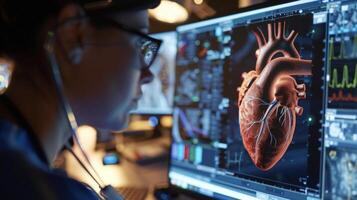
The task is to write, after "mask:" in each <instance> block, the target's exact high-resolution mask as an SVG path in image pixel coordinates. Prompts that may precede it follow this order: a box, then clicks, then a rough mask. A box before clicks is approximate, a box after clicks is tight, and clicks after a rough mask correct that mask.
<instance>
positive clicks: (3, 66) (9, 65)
mask: <svg viewBox="0 0 357 200" xmlns="http://www.w3.org/2000/svg"><path fill="white" fill-rule="evenodd" d="M13 69H14V63H13V62H11V61H10V60H6V59H4V58H0V95H1V94H3V93H5V91H6V89H7V88H8V87H9V84H10V81H11V76H12V72H13Z"/></svg>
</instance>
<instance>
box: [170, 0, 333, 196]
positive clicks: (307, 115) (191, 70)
mask: <svg viewBox="0 0 357 200" xmlns="http://www.w3.org/2000/svg"><path fill="white" fill-rule="evenodd" d="M327 6H328V5H327V3H322V2H321V1H317V0H302V1H295V2H291V3H286V4H281V5H277V6H272V7H266V8H261V9H257V10H252V11H247V12H243V13H239V14H236V15H232V16H227V17H222V18H217V19H213V20H208V21H203V22H199V23H195V24H189V25H184V26H181V27H179V28H178V52H177V63H176V81H175V97H174V110H173V129H172V134H173V144H172V150H171V165H170V170H169V177H170V183H171V184H172V185H174V186H176V187H179V188H183V189H185V190H189V191H193V192H196V193H200V194H202V195H205V196H210V197H214V198H217V199H321V198H323V195H324V189H323V185H324V183H323V175H324V167H325V166H324V159H323V158H324V156H325V155H324V135H323V134H324V132H323V130H324V129H323V123H322V122H323V121H324V111H325V102H326V99H327V97H325V88H326V84H325V83H326V81H325V80H326V74H325V73H326V70H325V68H326V66H327V65H328V61H327V56H328V55H327V54H326V53H325V52H326V50H327V48H328V45H326V44H327V43H326V41H327V39H326V35H327V34H328V33H327V31H328V29H327V27H328V14H327Z"/></svg>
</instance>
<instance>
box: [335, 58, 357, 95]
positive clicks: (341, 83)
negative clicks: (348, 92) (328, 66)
mask: <svg viewBox="0 0 357 200" xmlns="http://www.w3.org/2000/svg"><path fill="white" fill-rule="evenodd" d="M350 73H351V72H350V70H349V68H348V65H344V66H343V71H342V79H341V80H339V73H338V70H337V68H334V69H333V70H332V73H331V75H330V77H331V81H330V83H329V87H330V88H332V89H354V88H357V64H356V66H355V69H354V76H353V78H352V80H350Z"/></svg>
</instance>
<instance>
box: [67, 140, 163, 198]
mask: <svg viewBox="0 0 357 200" xmlns="http://www.w3.org/2000/svg"><path fill="white" fill-rule="evenodd" d="M153 145H154V144H153ZM74 151H76V153H77V155H80V154H79V153H78V149H76V148H74ZM87 153H88V156H89V159H90V160H91V161H92V164H93V166H94V167H95V169H96V170H97V172H98V173H99V174H100V176H101V178H102V179H103V181H104V183H105V184H111V185H112V186H114V187H148V188H149V195H148V197H147V198H146V199H147V200H154V199H155V198H154V197H153V196H152V192H150V191H152V190H153V189H154V187H155V186H163V185H167V184H168V183H167V161H163V162H157V163H154V164H150V165H144V166H140V165H138V164H135V163H133V162H130V161H127V160H125V159H122V160H121V162H120V164H118V165H106V166H105V165H103V164H102V158H103V156H104V154H105V152H104V150H100V151H87ZM64 157H65V168H66V171H67V173H68V175H69V176H70V177H72V178H74V179H76V180H79V181H82V182H84V183H87V184H88V185H90V186H91V187H92V188H93V189H95V190H96V191H97V192H98V191H99V188H98V186H97V185H96V184H95V182H94V181H93V180H92V179H91V177H90V176H89V175H88V174H87V173H86V172H85V171H84V170H83V169H82V167H81V166H80V165H79V164H78V162H77V161H76V160H75V158H74V157H73V156H72V155H71V154H70V153H69V152H65V153H64ZM79 157H81V156H79ZM82 160H83V159H82Z"/></svg>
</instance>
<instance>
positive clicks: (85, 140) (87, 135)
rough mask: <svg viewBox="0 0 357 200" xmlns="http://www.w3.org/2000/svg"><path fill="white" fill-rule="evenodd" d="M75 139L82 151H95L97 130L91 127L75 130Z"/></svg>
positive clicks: (81, 127)
mask: <svg viewBox="0 0 357 200" xmlns="http://www.w3.org/2000/svg"><path fill="white" fill-rule="evenodd" d="M77 137H78V140H79V142H80V143H81V145H82V147H83V149H84V150H85V151H87V152H91V151H94V150H95V145H96V141H97V130H95V128H93V127H91V126H86V125H84V126H80V127H79V128H78V129H77Z"/></svg>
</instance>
